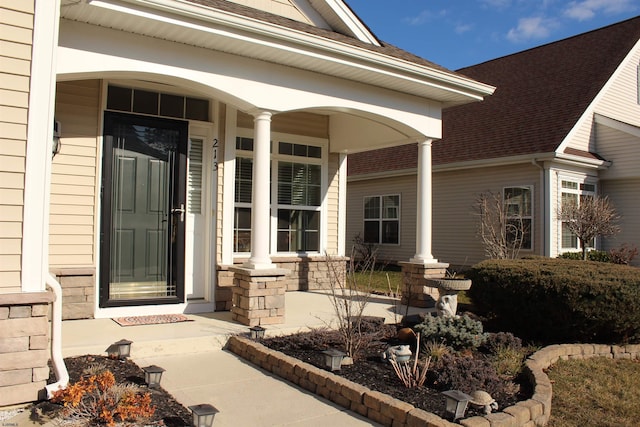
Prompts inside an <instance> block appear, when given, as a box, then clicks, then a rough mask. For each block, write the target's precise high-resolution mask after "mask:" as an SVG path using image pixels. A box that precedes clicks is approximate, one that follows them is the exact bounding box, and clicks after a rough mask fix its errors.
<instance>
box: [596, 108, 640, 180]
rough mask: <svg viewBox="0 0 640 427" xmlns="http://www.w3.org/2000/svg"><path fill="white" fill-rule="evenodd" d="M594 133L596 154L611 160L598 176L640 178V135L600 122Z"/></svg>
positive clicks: (605, 177)
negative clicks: (609, 164)
mask: <svg viewBox="0 0 640 427" xmlns="http://www.w3.org/2000/svg"><path fill="white" fill-rule="evenodd" d="M639 114H640V113H639ZM637 132H638V133H640V128H638V130H637ZM596 134H597V136H598V154H600V155H601V156H602V157H604V158H605V159H606V160H608V161H610V162H611V166H610V167H609V168H607V169H605V170H603V171H601V172H600V173H599V176H600V178H601V179H621V178H640V137H639V136H637V135H632V134H630V133H627V132H622V131H620V130H617V129H612V128H610V127H608V126H605V125H601V124H598V125H597V127H596Z"/></svg>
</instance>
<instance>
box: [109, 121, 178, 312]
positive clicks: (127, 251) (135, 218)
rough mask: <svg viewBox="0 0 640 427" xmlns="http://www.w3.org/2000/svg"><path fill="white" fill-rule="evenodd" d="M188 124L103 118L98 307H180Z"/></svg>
mask: <svg viewBox="0 0 640 427" xmlns="http://www.w3.org/2000/svg"><path fill="white" fill-rule="evenodd" d="M187 135H188V123H187V122H184V121H177V120H167V119H160V118H155V117H145V116H136V115H130V114H121V113H111V112H106V113H105V121H104V138H103V139H104V150H103V169H102V227H101V274H100V306H101V307H113V306H125V305H145V304H163V303H164V304H170V303H181V302H184V264H185V259H184V248H185V223H184V220H185V192H186V191H185V188H186V166H187V156H186V151H187Z"/></svg>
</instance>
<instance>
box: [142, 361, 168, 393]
mask: <svg viewBox="0 0 640 427" xmlns="http://www.w3.org/2000/svg"><path fill="white" fill-rule="evenodd" d="M142 370H143V371H144V382H145V383H147V386H148V387H149V388H158V387H160V380H162V373H163V372H164V369H162V368H161V367H160V366H156V365H151V366H147V367H145V368H142Z"/></svg>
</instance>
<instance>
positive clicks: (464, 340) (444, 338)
mask: <svg viewBox="0 0 640 427" xmlns="http://www.w3.org/2000/svg"><path fill="white" fill-rule="evenodd" d="M413 329H414V330H415V331H416V333H420V334H421V337H422V339H423V342H425V343H426V342H429V341H437V342H442V343H444V344H446V345H448V346H450V347H453V348H454V349H456V350H462V349H474V348H477V347H478V346H480V344H482V343H483V342H484V335H483V334H482V323H480V322H478V321H477V320H473V319H471V318H470V317H469V316H466V315H463V316H459V317H443V316H438V317H434V316H426V317H425V319H424V320H423V321H422V323H418V324H417V325H415V326H414V327H413Z"/></svg>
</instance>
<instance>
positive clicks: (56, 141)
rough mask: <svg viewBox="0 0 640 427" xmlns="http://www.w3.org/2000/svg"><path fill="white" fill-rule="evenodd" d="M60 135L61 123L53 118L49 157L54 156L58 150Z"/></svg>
mask: <svg viewBox="0 0 640 427" xmlns="http://www.w3.org/2000/svg"><path fill="white" fill-rule="evenodd" d="M60 136H62V124H61V123H60V122H59V121H57V120H54V121H53V145H52V146H51V158H54V157H55V156H56V154H58V153H59V152H60Z"/></svg>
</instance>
